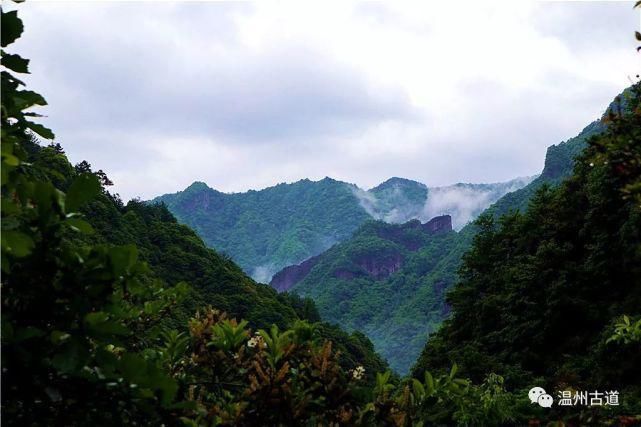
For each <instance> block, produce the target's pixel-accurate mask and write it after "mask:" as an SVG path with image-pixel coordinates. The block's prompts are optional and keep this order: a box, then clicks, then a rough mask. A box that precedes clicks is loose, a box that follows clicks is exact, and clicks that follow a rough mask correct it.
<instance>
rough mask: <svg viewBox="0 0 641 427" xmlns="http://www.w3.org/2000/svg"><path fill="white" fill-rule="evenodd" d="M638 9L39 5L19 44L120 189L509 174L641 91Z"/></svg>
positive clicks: (35, 77) (75, 149) (141, 192)
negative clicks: (639, 85) (640, 86)
mask: <svg viewBox="0 0 641 427" xmlns="http://www.w3.org/2000/svg"><path fill="white" fill-rule="evenodd" d="M481 3H482V4H481ZM632 5H633V2H616V3H604V2H597V3H577V2H564V3H559V2H554V3H551V2H537V3H527V2H510V3H489V2H469V3H466V2H463V3H462V2H458V1H456V2H454V1H445V0H443V1H439V2H429V4H428V2H416V3H410V2H393V3H392V2H391V1H390V2H384V3H373V2H368V3H350V2H326V1H315V2H309V1H303V2H301V1H292V2H283V1H281V2H260V3H210V2H179V3H167V2H162V3H158V2H136V3H134V2H98V3H93V2H91V3H69V2H67V3H62V2H61V3H59V2H36V1H28V2H26V3H25V4H24V5H21V6H19V9H21V12H20V13H21V14H22V17H23V20H24V21H25V27H26V31H25V34H24V36H23V38H22V39H21V40H20V41H19V42H18V43H16V44H15V45H14V46H13V47H12V49H10V50H12V51H15V52H17V53H20V54H21V55H23V56H24V57H27V58H30V59H31V60H32V61H31V67H30V68H31V72H32V76H30V77H29V79H28V81H29V85H30V88H31V89H34V90H37V91H39V92H40V93H42V94H43V95H45V97H46V98H47V100H48V101H49V104H50V106H48V107H46V110H44V111H43V112H44V113H45V114H47V115H48V118H47V119H45V123H46V124H47V125H49V126H50V127H52V128H53V130H54V131H55V132H56V135H57V142H60V143H61V144H62V145H63V147H64V148H65V149H66V151H67V153H68V155H69V157H70V158H71V160H72V161H73V162H79V161H81V160H83V159H86V160H88V161H89V162H90V163H91V164H92V165H93V166H94V168H95V169H103V170H105V172H107V174H108V175H109V177H110V178H111V179H112V180H113V181H115V183H116V186H115V188H114V190H115V191H116V192H119V193H120V194H121V195H122V196H123V198H130V197H134V196H140V197H142V198H145V199H148V198H151V197H154V196H156V195H159V194H163V193H167V192H175V191H178V190H181V189H183V188H185V187H186V186H188V185H189V184H190V183H192V182H193V181H197V180H198V181H204V182H206V183H207V184H209V186H211V187H213V188H216V189H219V190H221V191H228V192H231V191H245V190H247V189H259V188H264V187H266V186H270V185H274V184H276V183H279V182H292V181H296V180H299V179H302V178H310V179H314V180H316V179H320V178H323V177H325V176H330V177H333V178H336V179H340V180H344V181H348V182H352V183H356V184H358V185H359V186H361V187H364V188H369V187H371V186H373V185H376V184H378V183H379V182H381V181H384V180H385V179H387V178H389V177H391V176H400V177H405V178H410V179H415V180H418V181H421V182H424V183H425V184H427V185H428V186H438V185H446V184H450V183H454V182H461V181H462V182H495V181H504V180H508V179H511V178H514V177H517V176H527V175H533V174H536V173H538V172H540V170H541V168H542V166H543V160H544V156H545V149H546V147H547V146H549V145H551V144H555V143H558V142H560V141H563V140H565V139H567V138H569V137H572V136H574V135H576V134H577V133H578V132H579V131H580V130H581V129H582V128H583V127H584V126H585V125H587V124H588V123H589V122H591V121H592V120H594V119H596V118H597V117H599V116H600V114H601V113H602V112H603V111H604V109H605V107H606V106H607V104H608V103H609V102H610V101H611V100H612V98H613V97H614V96H615V95H617V94H618V93H619V92H620V91H621V90H622V89H624V88H625V87H626V86H628V85H629V84H630V80H629V79H630V78H631V77H633V76H634V75H636V74H637V73H638V72H639V70H640V69H641V55H638V54H636V53H635V47H636V43H635V40H634V35H633V33H634V30H636V29H638V28H639V12H638V11H637V12H635V11H633V10H632Z"/></svg>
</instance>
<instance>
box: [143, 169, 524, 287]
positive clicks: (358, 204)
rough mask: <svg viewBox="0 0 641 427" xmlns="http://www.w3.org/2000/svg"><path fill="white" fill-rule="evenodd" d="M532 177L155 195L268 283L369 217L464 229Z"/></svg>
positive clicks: (194, 189) (323, 183) (306, 183)
mask: <svg viewBox="0 0 641 427" xmlns="http://www.w3.org/2000/svg"><path fill="white" fill-rule="evenodd" d="M530 181H531V178H518V179H515V180H512V181H508V182H505V183H495V184H455V185H453V186H448V187H436V188H428V187H427V186H425V185H424V184H421V183H419V182H416V181H411V180H408V179H403V178H391V179H389V180H387V181H385V182H384V183H382V184H380V185H378V186H376V187H374V188H372V189H370V190H363V189H361V188H359V187H357V186H355V185H353V184H348V183H345V182H341V181H336V180H333V179H330V178H325V179H323V180H320V181H310V180H307V179H305V180H301V181H298V182H295V183H292V184H279V185H276V186H273V187H269V188H266V189H263V190H260V191H253V190H252V191H248V192H245V193H232V194H226V193H222V192H219V191H216V190H214V189H212V188H209V187H208V186H207V185H206V184H205V183H202V182H195V183H193V184H192V185H190V186H189V187H187V188H186V189H185V190H183V191H181V192H178V193H174V194H166V195H163V196H160V197H157V198H156V199H154V200H153V201H152V203H156V202H163V203H164V204H166V205H167V207H168V209H169V210H170V211H171V212H172V213H173V214H174V215H175V216H176V218H178V220H179V221H180V222H182V223H184V224H186V225H188V226H190V227H191V228H192V229H193V230H195V231H196V232H197V233H198V235H199V236H201V237H202V239H203V240H204V241H205V243H206V244H207V245H208V246H209V247H212V248H214V249H216V250H218V251H220V252H223V253H226V254H228V255H229V256H231V257H232V259H233V260H234V261H235V262H237V263H238V264H239V265H240V266H241V267H242V268H243V269H244V270H245V271H246V272H248V273H249V274H250V275H251V276H252V277H253V278H254V279H255V280H257V281H261V282H268V281H269V280H270V279H271V277H272V275H273V274H274V273H275V272H277V271H279V270H281V269H282V268H283V267H285V266H287V265H292V264H297V263H300V262H301V261H303V260H305V259H308V258H310V257H312V256H314V255H318V254H320V253H321V252H323V251H324V250H326V249H328V248H330V247H331V246H332V245H333V244H335V243H338V242H342V241H344V240H346V239H347V238H349V237H350V236H351V235H352V233H354V231H356V229H357V228H358V227H359V226H360V225H362V224H363V223H365V222H366V221H368V220H371V219H380V220H383V221H385V222H392V223H403V222H406V221H408V220H410V219H420V220H422V221H427V220H429V219H430V218H431V217H433V216H437V215H443V214H448V215H451V216H452V218H453V225H454V227H455V228H456V229H460V228H461V227H462V226H464V225H465V224H466V223H467V222H469V221H470V220H472V219H474V218H475V216H476V215H478V213H480V212H481V211H482V210H483V209H485V208H487V207H488V206H489V205H490V204H491V203H493V202H494V201H496V200H497V199H498V198H499V197H500V196H502V195H503V194H505V193H507V192H508V191H513V190H515V189H517V188H521V187H522V186H524V185H526V184H527V183H528V182H530Z"/></svg>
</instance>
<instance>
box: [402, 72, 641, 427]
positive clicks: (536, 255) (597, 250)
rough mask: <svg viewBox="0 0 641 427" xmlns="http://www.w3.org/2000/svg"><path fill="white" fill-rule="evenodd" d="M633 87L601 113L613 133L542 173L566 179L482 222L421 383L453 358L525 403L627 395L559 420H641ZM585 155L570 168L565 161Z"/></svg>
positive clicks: (566, 154)
mask: <svg viewBox="0 0 641 427" xmlns="http://www.w3.org/2000/svg"><path fill="white" fill-rule="evenodd" d="M635 86H636V88H635V92H634V95H633V96H631V99H632V100H633V104H632V105H633V106H634V108H630V111H627V112H626V111H624V112H623V113H622V114H620V113H618V111H621V110H620V109H618V108H617V109H613V108H610V109H609V111H610V112H617V113H616V114H614V113H612V114H608V115H607V116H606V117H605V120H604V123H607V124H608V125H607V127H605V126H604V125H602V124H601V125H596V124H593V125H591V126H589V127H588V128H586V130H585V131H584V132H583V133H582V135H580V136H579V138H575V139H573V140H570V141H568V142H566V143H564V144H561V145H559V146H556V147H554V149H551V150H549V151H548V156H549V157H550V156H554V157H555V158H552V159H549V161H546V167H547V168H548V170H547V171H544V172H545V173H544V174H543V175H542V177H547V178H548V179H550V180H552V182H554V181H555V180H558V179H559V178H562V177H563V176H564V175H566V173H567V171H569V170H570V171H571V173H570V175H569V176H567V178H566V179H565V180H564V181H563V182H562V183H560V184H559V185H558V186H555V187H552V188H551V187H541V188H539V190H538V191H537V192H536V193H535V194H534V196H533V197H531V198H530V200H529V203H528V205H527V209H525V210H522V211H520V212H517V213H511V214H508V215H506V216H504V217H502V218H501V219H500V220H496V219H495V218H494V216H493V215H491V213H494V212H495V211H494V212H490V214H488V215H484V216H483V217H482V218H481V220H480V221H479V224H478V225H477V229H478V233H477V235H476V237H475V238H474V242H473V244H472V246H471V247H470V249H469V251H468V253H467V254H466V256H465V258H464V263H463V266H462V269H461V274H460V277H459V280H458V283H456V285H455V286H454V287H453V289H452V291H451V293H450V294H449V296H448V302H449V303H450V304H451V307H452V316H451V318H450V319H449V320H448V321H446V322H445V324H444V325H443V327H442V328H441V329H440V330H439V331H438V332H437V333H436V334H435V335H433V336H432V337H431V338H430V340H429V342H428V344H427V346H426V347H425V349H424V351H423V353H422V355H421V357H420V359H419V360H418V362H417V364H416V366H415V367H414V369H413V375H414V376H415V377H417V378H422V377H423V373H424V372H425V371H427V370H429V371H431V372H432V373H433V372H435V371H442V372H445V371H447V370H449V368H450V366H451V363H452V362H453V361H455V362H456V363H457V364H458V366H459V369H460V370H459V372H463V373H464V375H466V376H468V377H470V378H471V379H472V380H479V379H483V378H485V377H486V376H487V375H488V373H489V372H494V373H496V374H498V375H501V376H503V377H504V378H505V384H506V385H508V387H510V388H512V389H515V390H522V393H523V395H525V394H526V393H527V390H528V389H529V388H530V387H532V385H533V384H536V385H537V386H540V387H543V388H544V389H545V390H555V391H556V390H570V389H572V390H587V389H590V390H593V389H598V390H615V391H616V394H617V396H618V395H620V396H626V397H625V398H621V401H620V402H619V401H617V403H616V406H613V407H611V408H610V410H609V411H607V412H606V411H602V412H598V411H594V409H598V408H590V409H591V410H592V411H590V412H588V410H587V409H586V408H567V410H566V411H558V412H553V414H554V415H553V416H558V417H560V416H563V417H564V418H566V419H567V418H569V417H570V416H572V417H573V419H572V422H569V423H568V424H574V425H583V424H592V423H596V424H598V423H599V421H598V418H599V417H606V416H608V415H606V414H610V415H609V417H613V416H615V415H617V414H620V415H628V417H627V418H628V421H626V420H625V418H626V417H621V418H620V420H619V422H618V423H617V422H614V423H613V424H626V423H627V424H630V425H637V424H638V423H639V420H641V417H639V414H641V398H640V397H641V387H640V385H641V334H639V331H641V310H640V307H641V251H640V250H639V248H641V145H640V144H639V141H641V108H640V107H641V103H640V100H641V96H640V95H641V86H640V85H639V84H638V83H637V84H636V85H635ZM594 132H597V133H594ZM599 132H600V133H599ZM590 134H592V135H594V137H593V138H592V139H590V140H588V141H586V139H585V138H584V136H589V135H590ZM586 142H587V144H586ZM580 148H582V149H583V150H584V151H583V152H582V153H580V154H579V156H578V158H577V160H576V161H574V162H573V163H574V166H573V168H572V169H569V168H568V167H567V166H568V163H567V161H566V160H567V159H570V158H571V155H570V154H571V153H572V152H576V150H579V149H580ZM557 160H558V161H557ZM559 409H566V408H559ZM553 411H554V409H553ZM561 412H562V413H561ZM631 415H636V416H634V417H633V416H631ZM602 424H605V423H602Z"/></svg>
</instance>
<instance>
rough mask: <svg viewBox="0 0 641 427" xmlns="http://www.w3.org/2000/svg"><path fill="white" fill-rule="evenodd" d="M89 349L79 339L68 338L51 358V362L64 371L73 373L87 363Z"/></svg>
mask: <svg viewBox="0 0 641 427" xmlns="http://www.w3.org/2000/svg"><path fill="white" fill-rule="evenodd" d="M88 357H89V351H88V350H87V349H86V348H85V346H83V343H82V342H81V341H80V340H78V339H71V340H68V341H67V342H66V343H65V344H63V345H62V346H61V348H60V351H59V352H58V354H56V355H55V356H54V357H53V359H52V360H51V364H52V365H53V366H54V367H55V368H56V369H59V370H60V371H62V372H66V373H72V372H74V371H77V370H79V369H80V368H82V367H83V366H84V365H85V362H86V360H87V358H88Z"/></svg>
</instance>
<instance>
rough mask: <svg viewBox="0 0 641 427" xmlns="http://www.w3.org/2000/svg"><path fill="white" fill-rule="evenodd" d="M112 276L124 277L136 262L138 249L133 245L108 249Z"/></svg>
mask: <svg viewBox="0 0 641 427" xmlns="http://www.w3.org/2000/svg"><path fill="white" fill-rule="evenodd" d="M109 258H110V259H111V265H112V269H113V274H114V275H115V276H124V275H125V274H126V273H127V272H128V271H129V270H130V269H131V268H132V267H133V266H134V265H136V262H137V261H138V248H137V247H136V246H135V245H124V246H116V247H113V248H110V249H109Z"/></svg>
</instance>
